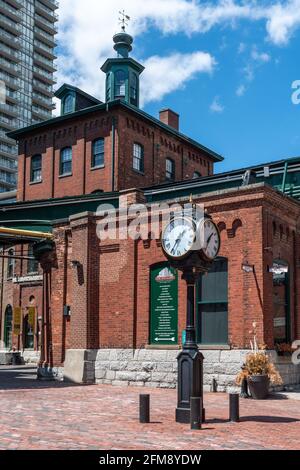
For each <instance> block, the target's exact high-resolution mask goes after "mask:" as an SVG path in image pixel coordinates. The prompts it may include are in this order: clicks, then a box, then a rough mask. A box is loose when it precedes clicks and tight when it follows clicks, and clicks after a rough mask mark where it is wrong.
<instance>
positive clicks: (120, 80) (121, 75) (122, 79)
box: [115, 70, 126, 98]
mask: <svg viewBox="0 0 300 470" xmlns="http://www.w3.org/2000/svg"><path fill="white" fill-rule="evenodd" d="M125 96H126V73H125V72H124V71H123V70H117V72H116V74H115V98H125Z"/></svg>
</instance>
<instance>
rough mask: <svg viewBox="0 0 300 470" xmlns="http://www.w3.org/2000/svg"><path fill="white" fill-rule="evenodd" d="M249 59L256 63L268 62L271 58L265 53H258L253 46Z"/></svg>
mask: <svg viewBox="0 0 300 470" xmlns="http://www.w3.org/2000/svg"><path fill="white" fill-rule="evenodd" d="M251 57H252V59H253V60H255V61H256V62H270V60H271V56H270V55H269V54H267V53H266V52H258V50H257V48H256V47H255V46H254V47H253V49H252V52H251Z"/></svg>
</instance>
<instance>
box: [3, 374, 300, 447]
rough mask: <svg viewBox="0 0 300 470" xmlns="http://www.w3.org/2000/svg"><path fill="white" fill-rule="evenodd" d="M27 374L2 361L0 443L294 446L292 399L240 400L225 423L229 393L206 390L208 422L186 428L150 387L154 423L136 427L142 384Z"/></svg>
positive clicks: (299, 416) (172, 397) (298, 416)
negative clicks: (233, 418)
mask: <svg viewBox="0 0 300 470" xmlns="http://www.w3.org/2000/svg"><path fill="white" fill-rule="evenodd" d="M33 372H34V370H33V369H30V368H28V367H27V368H26V367H22V368H18V369H17V370H15V369H12V368H7V367H6V368H4V367H0V410H1V411H0V449H91V450H100V449H122V450H123V449H125V450H131V449H148V450H150V449H153V450H157V449H168V450H171V449H172V450H173V449H179V450H182V449H186V450H188V449H191V450H194V449H300V433H299V429H300V426H299V422H300V402H299V400H298V399H294V397H293V398H289V399H287V398H285V397H284V396H281V395H276V396H274V397H272V398H271V399H269V400H267V401H261V402H260V401H253V400H241V416H242V420H241V422H240V423H239V424H231V423H228V422H226V418H227V413H228V400H227V396H226V395H225V394H206V396H205V406H206V412H207V418H208V421H207V423H206V424H205V425H204V428H203V430H202V431H197V432H192V431H190V430H189V427H188V426H187V425H181V424H177V423H175V421H174V408H175V405H176V391H174V390H158V389H151V390H149V392H150V393H151V401H152V409H151V418H152V423H151V424H150V425H140V424H139V423H138V421H137V413H138V396H139V393H141V392H142V391H145V389H140V388H123V387H122V388H116V387H111V386H97V385H94V386H67V385H66V384H59V383H53V382H47V383H45V382H42V383H41V382H37V381H36V380H35V379H34V375H32V374H33ZM291 396H292V395H291ZM298 397H299V395H296V394H295V398H298Z"/></svg>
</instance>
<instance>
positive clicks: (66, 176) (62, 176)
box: [58, 173, 73, 178]
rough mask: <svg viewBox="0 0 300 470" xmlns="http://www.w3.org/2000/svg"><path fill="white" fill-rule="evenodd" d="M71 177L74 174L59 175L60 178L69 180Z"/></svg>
mask: <svg viewBox="0 0 300 470" xmlns="http://www.w3.org/2000/svg"><path fill="white" fill-rule="evenodd" d="M69 176H73V173H65V174H64V175H59V176H58V177H59V178H68V177H69Z"/></svg>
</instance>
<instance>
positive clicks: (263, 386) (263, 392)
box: [247, 375, 270, 400]
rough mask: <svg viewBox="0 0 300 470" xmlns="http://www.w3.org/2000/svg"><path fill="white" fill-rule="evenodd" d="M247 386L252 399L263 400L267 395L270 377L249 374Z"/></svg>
mask: <svg viewBox="0 0 300 470" xmlns="http://www.w3.org/2000/svg"><path fill="white" fill-rule="evenodd" d="M247 380H248V386H249V390H250V393H251V396H252V398H254V400H264V399H265V398H267V396H268V395H269V386H270V379H269V377H268V376H267V375H250V377H248V379H247Z"/></svg>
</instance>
